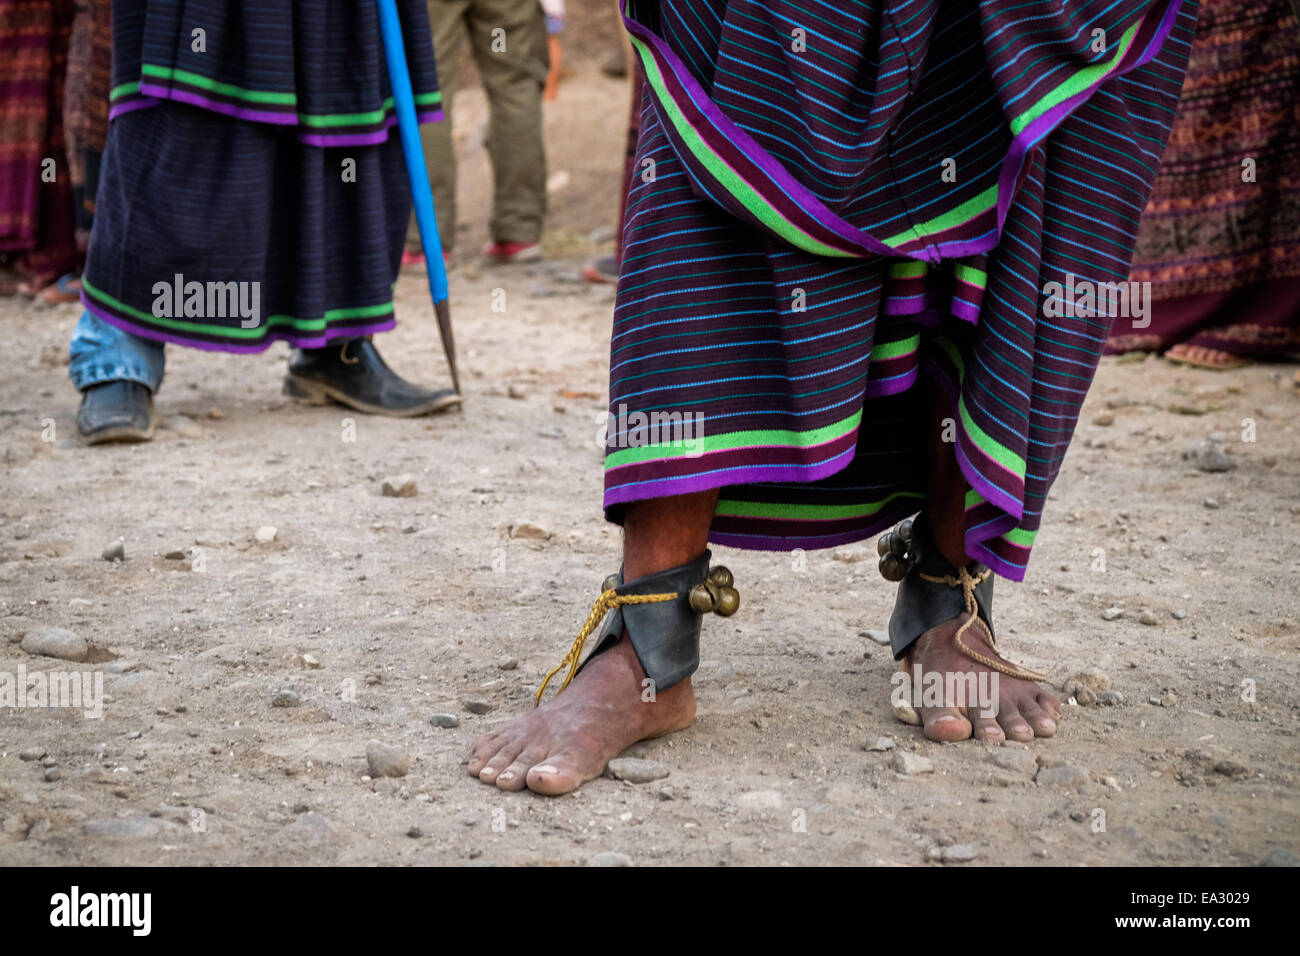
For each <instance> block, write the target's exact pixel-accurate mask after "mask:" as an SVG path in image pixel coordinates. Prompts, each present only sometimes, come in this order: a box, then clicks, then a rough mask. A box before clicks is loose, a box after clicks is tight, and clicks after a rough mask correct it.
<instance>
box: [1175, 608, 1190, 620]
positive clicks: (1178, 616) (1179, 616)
mask: <svg viewBox="0 0 1300 956" xmlns="http://www.w3.org/2000/svg"><path fill="white" fill-rule="evenodd" d="M1186 617H1187V612H1186V611H1184V610H1183V609H1182V608H1174V610H1173V618H1174V620H1175V621H1181V620H1184V619H1185V618H1186Z"/></svg>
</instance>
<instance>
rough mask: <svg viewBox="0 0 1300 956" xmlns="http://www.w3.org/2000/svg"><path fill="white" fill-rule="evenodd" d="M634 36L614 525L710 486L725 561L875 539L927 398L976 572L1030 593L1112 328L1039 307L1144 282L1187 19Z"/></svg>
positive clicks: (1050, 18)
mask: <svg viewBox="0 0 1300 956" xmlns="http://www.w3.org/2000/svg"><path fill="white" fill-rule="evenodd" d="M625 22H626V25H627V28H628V31H629V33H630V35H631V38H632V42H633V45H634V47H635V49H636V52H637V53H638V55H639V57H640V60H641V64H642V66H643V67H644V69H645V74H646V94H645V96H644V99H643V106H642V123H641V130H640V136H639V139H638V144H637V153H636V165H637V171H638V177H637V178H635V179H634V180H633V182H632V187H631V189H630V191H629V195H628V202H627V214H626V218H625V222H624V233H623V263H622V271H621V276H620V281H619V287H618V298H617V304H616V310H615V317H614V329H613V337H612V343H611V358H610V415H611V427H610V429H609V433H608V438H607V456H606V480H605V507H606V513H607V515H608V516H609V517H610V518H611V520H615V521H618V520H620V519H621V515H622V512H623V509H624V507H625V506H626V505H627V504H628V503H630V502H633V501H637V500H641V499H646V498H654V497H662V496H666V495H676V494H684V493H688V492H695V491H701V490H705V489H712V488H720V489H722V490H721V496H720V501H719V504H718V509H717V514H716V516H715V518H714V522H713V527H712V530H711V540H713V541H714V542H716V543H719V544H724V545H732V546H737V547H746V548H761V549H791V548H819V547H829V546H834V545H838V544H843V543H847V542H850V541H855V540H858V539H861V538H863V537H866V536H869V535H871V534H874V533H875V532H877V531H878V530H880V529H881V528H883V527H886V526H888V525H889V524H891V523H892V522H894V521H896V520H898V519H899V518H901V517H903V516H905V515H906V514H909V513H911V512H914V511H916V510H917V509H918V507H919V506H920V505H921V504H922V503H923V499H924V495H925V487H926V480H925V479H926V476H925V474H924V464H923V463H924V461H925V454H924V449H925V447H926V444H925V443H926V441H927V435H928V430H929V425H928V414H927V402H926V401H925V400H924V397H923V396H922V395H921V389H920V387H918V385H917V383H918V378H919V376H920V375H921V373H922V372H924V373H925V376H926V378H928V379H929V380H930V381H932V382H933V383H935V384H936V385H937V386H938V387H939V389H940V390H941V391H942V394H944V395H946V397H947V402H948V407H949V417H950V420H951V421H950V426H951V440H952V441H953V442H954V445H955V451H956V458H957V461H958V464H959V465H960V467H961V470H962V473H963V475H964V476H965V478H966V481H967V483H968V485H969V490H968V493H967V497H966V526H965V541H966V549H967V552H968V553H969V554H970V555H971V556H972V557H973V558H976V559H978V560H980V561H983V562H985V563H987V564H988V565H990V566H991V567H993V568H994V569H995V570H996V571H997V572H998V573H999V574H1002V575H1004V576H1006V577H1009V578H1013V579H1016V580H1019V579H1022V578H1023V576H1024V573H1025V567H1026V563H1027V560H1028V555H1029V551H1030V547H1031V545H1032V543H1033V539H1034V535H1035V534H1036V532H1037V530H1038V527H1039V523H1040V521H1041V517H1042V508H1043V504H1044V501H1045V499H1046V496H1047V492H1048V489H1049V488H1050V487H1051V484H1052V481H1053V480H1054V479H1055V477H1056V474H1057V471H1058V469H1059V467H1060V463H1061V459H1062V458H1063V456H1064V454H1065V450H1066V447H1067V446H1068V443H1069V440H1070V436H1071V434H1072V432H1073V429H1074V425H1075V421H1076V419H1077V416H1078V411H1079V407H1080V405H1081V404H1082V402H1083V399H1084V396H1085V394H1086V392H1087V389H1088V386H1089V384H1090V382H1091V379H1092V376H1093V373H1094V371H1095V369H1096V364H1097V360H1098V356H1099V355H1100V352H1101V349H1102V345H1103V343H1104V341H1105V338H1106V334H1107V331H1108V329H1109V326H1110V323H1111V321H1112V318H1113V317H1112V316H1110V315H1105V314H1098V315H1087V314H1084V315H1082V316H1078V317H1075V316H1074V315H1073V314H1071V315H1070V317H1062V316H1061V315H1060V312H1061V310H1060V308H1053V307H1051V302H1050V301H1049V300H1051V299H1053V298H1054V297H1055V298H1057V300H1058V301H1057V302H1056V305H1058V306H1059V305H1060V302H1059V295H1058V293H1056V292H1055V291H1045V290H1055V289H1056V288H1057V287H1056V286H1053V285H1052V283H1060V284H1061V287H1065V285H1066V283H1067V281H1068V282H1071V283H1072V285H1071V286H1070V288H1075V287H1082V286H1081V285H1080V284H1081V283H1082V284H1085V285H1086V284H1087V283H1093V284H1098V283H1115V282H1123V281H1124V280H1126V279H1127V276H1128V271H1129V264H1130V259H1131V256H1132V253H1133V244H1134V236H1135V233H1136V229H1137V221H1138V216H1139V214H1140V213H1141V211H1142V208H1143V206H1144V204H1145V202H1146V197H1147V194H1148V193H1149V191H1150V189H1151V184H1152V182H1153V180H1154V178H1155V175H1156V170H1157V168H1158V165H1159V161H1160V155H1161V152H1162V151H1163V149H1164V145H1165V141H1166V138H1167V136H1168V134H1169V127H1170V123H1171V121H1172V118H1173V115H1174V109H1175V106H1176V102H1177V98H1178V92H1179V87H1180V85H1181V83H1182V78H1183V70H1184V68H1185V64H1186V59H1187V53H1188V46H1189V40H1190V37H1191V34H1192V31H1193V30H1194V27H1195V4H1194V3H1192V2H1182V0H1172V2H1168V0H1166V2H1152V0H1112V2H1096V3H1092V2H1084V3H1080V2H1069V3H1065V2H1062V0H1057V2H1049V3H1024V2H973V0H971V2H946V3H939V2H935V0H908V2H895V0H872V2H863V0H856V2H849V3H830V2H823V0H767V2H756V0H663V2H661V3H638V2H636V0H629V2H628V3H627V5H626V7H625ZM1070 311H1071V313H1072V312H1073V310H1070ZM677 421H682V422H684V423H685V424H684V427H683V429H682V430H681V431H680V432H677V431H673V430H671V429H670V430H669V432H665V431H664V430H663V428H659V429H656V428H655V427H654V424H655V423H660V424H667V423H669V422H677ZM647 422H649V423H650V425H649V426H647ZM945 437H948V436H945ZM683 439H685V440H683Z"/></svg>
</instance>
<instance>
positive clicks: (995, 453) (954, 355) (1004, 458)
mask: <svg viewBox="0 0 1300 956" xmlns="http://www.w3.org/2000/svg"><path fill="white" fill-rule="evenodd" d="M933 342H934V344H935V345H937V346H939V348H941V349H943V351H944V354H946V355H947V356H948V359H949V361H951V362H952V364H953V365H955V366H956V367H957V375H958V387H960V384H961V380H962V379H964V378H965V377H966V365H965V363H964V362H963V361H962V359H961V353H960V352H959V351H958V350H957V346H956V345H954V344H953V342H952V339H950V338H948V337H947V336H936V337H935V338H934V340H933ZM957 414H958V415H959V416H960V417H961V424H962V429H963V430H964V431H965V432H966V434H967V435H968V436H969V437H970V440H971V441H973V442H974V443H975V445H976V447H978V448H979V450H980V451H981V452H983V453H984V454H985V455H987V456H988V457H989V458H990V459H991V460H992V461H996V462H997V463H998V464H999V465H1001V466H1002V467H1003V468H1006V469H1007V470H1008V471H1010V472H1012V473H1013V474H1014V475H1016V476H1017V477H1018V478H1019V479H1020V480H1021V481H1024V480H1025V471H1026V470H1027V467H1026V463H1025V460H1024V459H1023V458H1021V457H1020V456H1019V455H1017V454H1016V453H1015V452H1013V451H1012V450H1011V449H1010V448H1008V447H1007V446H1006V445H1002V444H999V443H998V442H997V441H996V440H994V438H993V436H992V435H990V434H989V433H988V432H986V431H984V429H982V428H980V427H979V425H977V424H976V423H975V419H973V418H971V414H970V412H969V411H968V410H967V408H966V397H965V396H964V395H963V396H961V397H959V398H958V400H957ZM967 507H970V506H969V505H967Z"/></svg>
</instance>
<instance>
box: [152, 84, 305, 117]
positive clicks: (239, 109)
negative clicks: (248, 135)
mask: <svg viewBox="0 0 1300 956" xmlns="http://www.w3.org/2000/svg"><path fill="white" fill-rule="evenodd" d="M140 92H141V93H143V94H145V95H147V96H156V97H157V98H158V99H162V100H175V101H177V102H178V103H188V104H189V105H190V106H199V107H202V108H203V109H206V110H211V111H212V112H214V113H222V114H224V115H226V116H233V117H235V118H236V119H242V120H252V121H253V122H255V123H269V124H271V125H273V126H293V125H295V124H296V123H297V122H298V114H297V113H275V112H272V111H270V110H254V109H249V108H247V107H244V106H235V105H234V104H232V103H223V102H221V101H220V100H213V99H209V98H208V97H206V96H202V95H200V94H198V93H191V92H190V91H189V90H178V89H176V88H175V87H169V86H155V85H154V84H152V83H146V82H144V81H143V80H141V81H140Z"/></svg>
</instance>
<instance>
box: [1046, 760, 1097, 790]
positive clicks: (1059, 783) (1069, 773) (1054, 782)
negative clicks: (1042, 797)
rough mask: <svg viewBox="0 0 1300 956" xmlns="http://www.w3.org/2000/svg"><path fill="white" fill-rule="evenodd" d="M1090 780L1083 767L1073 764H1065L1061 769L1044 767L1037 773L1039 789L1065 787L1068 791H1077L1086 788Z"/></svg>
mask: <svg viewBox="0 0 1300 956" xmlns="http://www.w3.org/2000/svg"><path fill="white" fill-rule="evenodd" d="M1090 779H1091V778H1090V777H1089V776H1088V771H1087V770H1086V769H1085V768H1084V767H1078V766H1075V765H1074V764H1066V765H1065V766H1063V767H1044V768H1043V769H1042V770H1040V771H1038V777H1037V781H1038V785H1039V786H1040V787H1065V788H1067V789H1070V790H1078V789H1079V788H1080V787H1083V786H1086V785H1087V783H1088V781H1089V780H1090Z"/></svg>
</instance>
